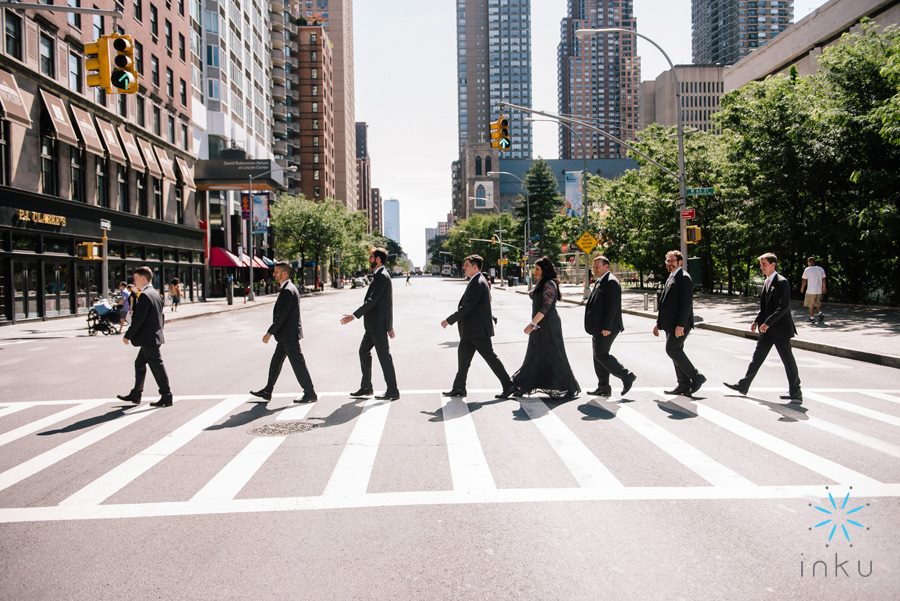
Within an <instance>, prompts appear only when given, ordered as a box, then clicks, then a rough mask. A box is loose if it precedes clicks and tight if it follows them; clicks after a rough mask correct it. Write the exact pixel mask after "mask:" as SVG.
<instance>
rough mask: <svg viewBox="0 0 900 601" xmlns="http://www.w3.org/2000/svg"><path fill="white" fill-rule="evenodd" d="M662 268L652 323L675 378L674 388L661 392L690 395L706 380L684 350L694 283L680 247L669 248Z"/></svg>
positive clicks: (691, 308) (654, 333)
mask: <svg viewBox="0 0 900 601" xmlns="http://www.w3.org/2000/svg"><path fill="white" fill-rule="evenodd" d="M666 269H668V270H669V279H668V280H666V285H665V287H664V288H663V292H662V297H661V298H660V299H659V315H658V316H657V318H656V325H655V326H653V335H654V336H659V331H660V330H662V331H663V332H665V333H666V354H667V355H668V356H669V358H670V359H672V363H673V364H674V365H675V376H676V377H677V378H678V384H677V385H676V386H675V388H673V389H672V390H666V391H665V393H666V394H683V395H685V396H690V395H692V394H694V393H695V392H697V391H698V390H700V387H701V386H703V383H704V382H706V376H704V375H703V374H701V373H700V372H699V371H697V368H696V367H694V364H693V363H691V360H690V359H688V356H687V355H686V354H685V353H684V341H685V340H686V339H687V336H688V334H689V333H690V331H691V329H692V328H693V327H694V284H693V282H692V281H691V276H689V275H688V274H687V273H685V271H684V256H682V254H681V251H678V250H670V251H669V252H667V253H666Z"/></svg>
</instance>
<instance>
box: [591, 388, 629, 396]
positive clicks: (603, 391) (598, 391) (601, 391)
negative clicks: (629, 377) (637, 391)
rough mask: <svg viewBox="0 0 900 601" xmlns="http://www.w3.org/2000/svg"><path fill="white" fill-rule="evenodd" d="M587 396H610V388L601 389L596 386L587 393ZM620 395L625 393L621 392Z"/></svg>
mask: <svg viewBox="0 0 900 601" xmlns="http://www.w3.org/2000/svg"><path fill="white" fill-rule="evenodd" d="M629 388H631V386H629ZM626 390H627V389H626ZM588 394H589V395H591V396H612V388H601V387H600V386H598V387H597V388H595V389H594V390H590V391H588ZM622 394H625V393H624V392H623V393H622Z"/></svg>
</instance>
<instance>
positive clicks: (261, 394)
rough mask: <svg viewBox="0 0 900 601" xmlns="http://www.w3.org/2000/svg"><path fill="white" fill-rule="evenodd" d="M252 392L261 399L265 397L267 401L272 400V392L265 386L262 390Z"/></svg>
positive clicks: (251, 392)
mask: <svg viewBox="0 0 900 601" xmlns="http://www.w3.org/2000/svg"><path fill="white" fill-rule="evenodd" d="M250 394H252V395H253V396H256V397H259V398H261V399H264V400H266V401H271V400H272V393H271V392H269V391H268V390H266V389H265V388H263V389H262V390H251V391H250Z"/></svg>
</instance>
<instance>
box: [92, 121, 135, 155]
mask: <svg viewBox="0 0 900 601" xmlns="http://www.w3.org/2000/svg"><path fill="white" fill-rule="evenodd" d="M97 129H99V130H100V139H101V140H102V141H103V145H104V146H106V152H108V153H109V158H111V159H112V160H114V161H115V162H117V163H119V164H122V165H127V164H128V161H126V160H125V153H124V152H123V151H122V146H121V144H119V138H117V137H116V130H115V128H114V127H113V126H112V124H111V123H110V122H108V121H104V120H103V119H101V118H100V117H97Z"/></svg>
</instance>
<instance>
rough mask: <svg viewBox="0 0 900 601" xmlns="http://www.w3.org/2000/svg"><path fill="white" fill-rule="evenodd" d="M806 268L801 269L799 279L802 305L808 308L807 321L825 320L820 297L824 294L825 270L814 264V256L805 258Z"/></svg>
mask: <svg viewBox="0 0 900 601" xmlns="http://www.w3.org/2000/svg"><path fill="white" fill-rule="evenodd" d="M806 265H807V267H806V269H804V270H803V275H802V276H801V277H802V279H801V280H800V294H804V293H805V295H804V297H803V306H804V307H807V308H808V309H809V320H808V321H809V323H816V320H817V319H818V320H819V322H823V321H825V314H824V313H822V297H823V296H824V295H825V292H826V286H825V270H824V269H822V268H821V267H819V266H818V265H816V258H815V257H809V258H808V259H807V260H806Z"/></svg>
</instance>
